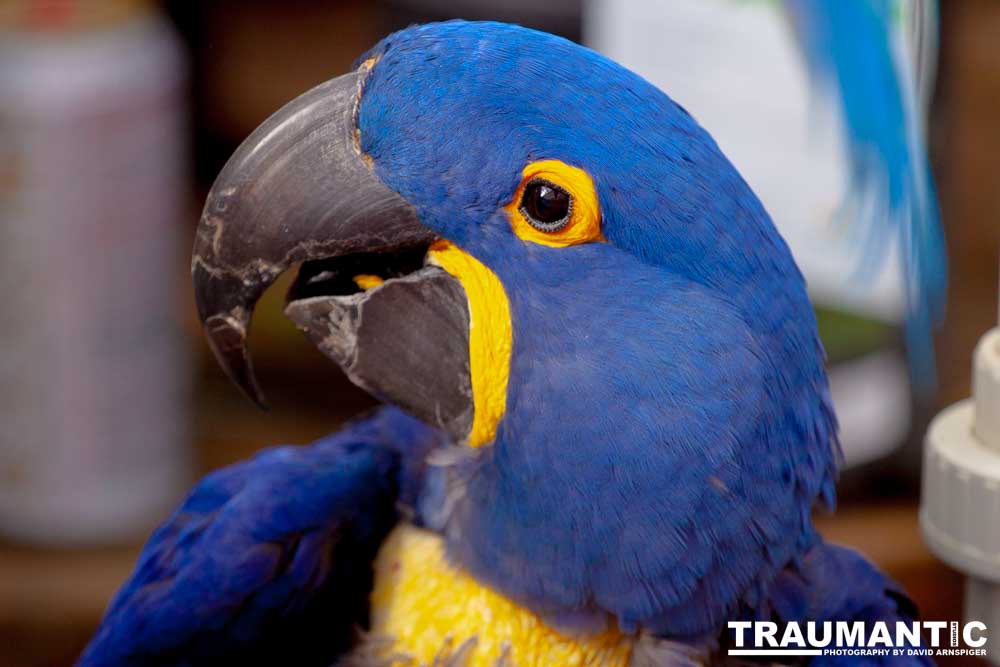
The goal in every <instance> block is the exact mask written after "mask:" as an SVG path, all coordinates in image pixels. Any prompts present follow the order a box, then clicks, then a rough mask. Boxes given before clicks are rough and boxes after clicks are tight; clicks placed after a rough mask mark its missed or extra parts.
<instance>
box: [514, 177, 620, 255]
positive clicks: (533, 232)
mask: <svg viewBox="0 0 1000 667" xmlns="http://www.w3.org/2000/svg"><path fill="white" fill-rule="evenodd" d="M539 178H540V179H543V180H546V181H549V182H550V183H554V184H556V185H558V186H559V187H561V188H562V189H563V190H565V191H566V192H568V193H569V194H570V196H572V198H573V208H572V211H571V213H570V220H569V223H568V224H567V225H566V226H565V227H563V228H562V229H560V230H558V231H554V232H545V231H542V230H540V229H536V228H535V227H533V226H532V225H531V223H530V222H528V220H527V219H526V218H525V216H524V213H523V212H522V211H521V197H522V196H523V195H524V187H525V186H526V185H527V184H528V183H530V182H531V181H533V180H535V179H539ZM504 210H506V211H507V213H508V215H510V224H511V226H512V227H513V228H514V233H515V234H517V236H518V238H521V239H524V240H525V241H531V242H532V243H539V244H541V245H547V246H550V247H553V248H565V247H567V246H571V245H578V244H580V243H592V242H594V241H604V240H605V239H604V236H603V235H602V234H601V205H600V202H598V200H597V190H596V189H595V188H594V181H593V179H591V178H590V175H589V174H588V173H587V172H585V171H584V170H583V169H580V168H578V167H573V166H570V165H568V164H566V163H565V162H561V161H559V160H539V161H538V162H532V163H531V164H529V165H528V166H526V167H525V168H524V171H522V172H521V185H519V186H518V188H517V192H515V193H514V199H513V200H511V202H510V203H509V204H507V206H505V207H504Z"/></svg>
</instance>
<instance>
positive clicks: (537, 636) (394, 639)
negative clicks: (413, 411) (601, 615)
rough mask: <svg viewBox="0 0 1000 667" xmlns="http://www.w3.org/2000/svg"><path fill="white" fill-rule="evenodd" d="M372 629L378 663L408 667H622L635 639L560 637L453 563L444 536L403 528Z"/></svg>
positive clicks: (392, 548) (382, 559)
mask: <svg viewBox="0 0 1000 667" xmlns="http://www.w3.org/2000/svg"><path fill="white" fill-rule="evenodd" d="M371 625H372V627H371V634H372V637H373V639H374V640H375V644H373V647H377V648H375V650H376V651H377V653H378V657H379V658H381V659H382V660H384V661H387V662H388V664H392V665H400V666H404V665H405V666H406V667H417V666H424V665H427V666H437V665H442V664H448V665H451V664H458V665H461V666H462V667H495V665H497V664H503V665H524V666H529V665H539V666H541V665H579V666H580V667H590V666H597V665H602V666H605V665H607V666H609V667H625V666H626V665H627V664H628V662H629V657H630V655H631V653H632V647H633V641H634V640H633V638H632V637H628V636H626V635H623V634H621V633H620V632H619V631H618V630H617V628H613V629H609V630H606V631H604V632H602V633H601V634H597V635H592V636H587V637H575V638H573V637H566V636H564V635H561V634H558V633H557V632H555V631H554V630H552V629H551V628H550V627H548V626H547V625H545V624H544V623H543V622H542V620H541V619H540V618H539V617H538V616H536V615H535V614H533V613H531V612H530V611H528V610H526V609H524V608H522V607H518V606H517V605H515V604H514V603H512V602H511V601H509V600H507V599H506V598H504V597H502V596H500V595H498V594H497V593H495V592H493V591H491V590H490V589H488V588H486V587H484V586H482V585H480V584H478V583H476V581H475V580H473V579H472V578H471V577H470V576H468V575H467V574H465V573H464V572H462V571H461V570H458V569H456V568H455V567H453V566H452V565H450V564H449V563H448V562H447V560H446V559H445V556H444V544H443V542H442V540H441V538H440V537H438V536H437V535H435V534H433V533H430V532H427V531H424V530H421V529H419V528H415V527H413V526H410V525H405V524H404V525H400V526H399V527H397V528H396V529H395V530H394V531H393V532H392V534H391V535H390V536H389V538H388V539H387V540H386V542H385V544H384V545H383V546H382V549H381V550H380V551H379V554H378V558H377V559H376V561H375V588H374V590H373V592H372V610H371ZM383 641H384V643H382V642H383Z"/></svg>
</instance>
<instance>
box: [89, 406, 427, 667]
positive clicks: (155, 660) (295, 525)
mask: <svg viewBox="0 0 1000 667" xmlns="http://www.w3.org/2000/svg"><path fill="white" fill-rule="evenodd" d="M439 438H440V435H439V434H438V433H437V432H436V431H433V430H432V429H430V428H428V427H426V426H424V425H422V424H420V423H419V422H416V421H415V420H413V419H411V418H409V417H407V416H405V415H403V414H402V413H400V412H398V411H396V410H393V409H383V410H380V411H378V412H376V413H375V414H374V415H373V416H372V417H370V418H368V419H365V420H361V421H358V422H354V423H353V424H351V425H349V426H348V427H347V428H345V429H344V430H342V431H340V432H338V433H336V434H334V435H332V436H329V437H327V438H324V439H322V440H319V441H317V442H316V443H313V444H312V445H309V446H306V447H294V446H285V447H276V448H273V449H269V450H265V451H264V452H261V453H260V454H258V455H257V456H256V457H254V458H253V459H251V460H249V461H245V462H242V463H237V464H235V465H233V466H230V467H228V468H225V469H223V470H220V471H217V472H215V473H213V474H211V475H208V476H207V477H206V478H205V479H203V480H202V481H201V483H200V484H199V485H198V486H197V487H196V488H195V489H194V491H192V493H191V494H190V496H188V498H187V499H186V500H185V501H184V503H183V504H182V505H181V506H180V507H179V508H178V509H177V510H176V511H175V512H174V513H173V515H171V517H170V518H168V519H167V521H166V522H164V524H163V525H162V526H161V527H160V528H158V529H157V530H156V531H155V532H154V533H153V535H152V537H150V539H149V541H148V542H147V544H146V546H145V547H144V549H143V551H142V554H141V555H140V558H139V562H138V564H137V566H136V570H135V573H134V574H133V575H132V577H131V578H130V579H129V580H128V581H127V582H126V583H125V585H124V586H123V587H122V589H121V590H120V591H119V592H118V594H117V595H116V596H115V598H114V599H113V600H112V602H111V605H110V606H109V608H108V610H107V612H106V615H105V617H104V620H103V622H102V624H101V627H100V629H99V630H98V632H97V634H96V635H95V637H94V639H93V640H92V642H91V644H90V646H88V648H87V650H86V651H85V653H84V655H83V656H82V658H81V660H80V664H81V665H133V664H135V665H138V664H178V665H180V664H192V665H193V664H202V663H206V664H207V663H211V662H217V661H218V659H219V658H220V657H222V656H225V660H226V661H242V662H245V663H250V664H257V663H264V662H271V664H284V663H285V662H286V661H287V660H288V658H289V655H290V654H294V655H295V656H296V660H297V664H322V665H326V664H330V663H331V662H332V661H333V660H334V659H335V658H336V656H337V655H338V654H339V653H341V652H343V651H344V650H346V649H348V648H349V647H350V645H351V643H352V641H353V639H354V635H355V630H356V628H358V627H362V626H363V625H364V624H365V622H366V606H367V596H368V592H369V590H370V586H371V576H372V575H371V561H372V559H373V558H374V555H375V553H376V551H377V549H378V546H379V544H380V543H381V540H382V539H383V537H384V536H385V534H386V533H387V532H388V530H389V529H390V528H391V527H392V525H393V524H394V523H395V521H396V520H397V502H398V501H400V500H403V499H404V497H410V498H412V497H413V495H414V494H415V491H414V488H415V486H416V484H417V479H418V477H419V475H420V464H419V461H421V460H422V459H423V454H425V453H426V451H427V449H428V448H429V447H431V446H433V445H434V444H435V443H436V442H437V441H438V439H439ZM290 652H291V653H290Z"/></svg>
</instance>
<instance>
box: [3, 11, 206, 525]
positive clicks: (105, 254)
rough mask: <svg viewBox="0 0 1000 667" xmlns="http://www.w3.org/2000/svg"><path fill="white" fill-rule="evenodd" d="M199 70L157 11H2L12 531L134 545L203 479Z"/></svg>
mask: <svg viewBox="0 0 1000 667" xmlns="http://www.w3.org/2000/svg"><path fill="white" fill-rule="evenodd" d="M185 70H186V68H185V62H184V58H183V51H182V48H181V45H180V43H179V41H178V39H177V38H176V36H175V35H174V33H173V31H172V29H171V27H170V26H169V25H168V24H167V23H166V22H165V21H164V20H163V18H162V17H160V16H159V15H157V14H156V13H155V12H154V11H153V10H152V8H151V7H149V6H147V4H146V3H139V2H123V1H121V0H117V1H116V0H106V1H101V0H89V1H79V2H73V1H70V0H34V1H30V0H28V1H20V2H17V1H15V2H13V3H5V4H4V6H3V8H0V534H2V535H4V536H7V537H13V538H15V539H21V540H25V541H30V542H37V543H47V544H75V543H99V542H107V541H114V540H118V539H124V538H128V537H133V536H135V535H136V534H137V533H138V532H139V531H142V530H145V529H147V528H148V527H149V526H150V524H151V523H152V522H153V521H154V520H155V519H156V518H158V517H159V516H161V515H162V512H163V511H164V509H165V508H166V507H168V506H169V505H170V504H171V503H173V502H174V501H176V499H177V497H178V493H179V491H180V489H181V488H182V486H183V484H184V482H185V481H186V479H187V461H188V454H187V450H186V442H187V432H186V429H187V423H188V415H187V407H188V406H187V400H188V399H187V391H186V390H187V384H188V364H187V363H186V361H187V359H186V354H185V346H184V340H183V338H182V336H181V332H180V328H179V324H178V322H177V319H178V311H179V308H178V307H177V306H178V288H180V286H181V284H182V283H181V282H180V276H179V275H178V271H177V267H178V266H179V265H181V264H183V262H182V261H181V257H182V255H183V253H184V250H185V249H182V248H181V243H182V240H183V239H184V238H185V235H184V231H183V226H182V215H183V214H184V213H185V202H186V197H185V186H184V179H183V175H184V169H185V166H186V150H185V148H186V146H185V142H186V138H185V136H186V135H185V132H184V126H185V113H186V112H185V105H184V97H185Z"/></svg>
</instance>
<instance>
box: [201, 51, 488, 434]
mask: <svg viewBox="0 0 1000 667" xmlns="http://www.w3.org/2000/svg"><path fill="white" fill-rule="evenodd" d="M363 77H364V72H363V71H359V72H355V73H351V74H346V75H344V76H341V77H338V78H336V79H333V80H331V81H328V82H327V83H324V84H322V85H320V86H318V87H316V88H314V89H312V90H310V91H309V92H307V93H305V94H303V95H302V96H300V97H298V98H296V99H295V100H292V101H291V102H290V103H289V104H287V105H286V106H285V107H283V108H282V109H280V110H279V111H278V112H277V113H275V114H274V115H273V116H271V117H270V118H269V119H267V120H266V121H265V122H264V123H263V124H262V125H261V126H260V127H259V128H257V129H256V130H255V131H254V132H253V134H251V135H250V136H249V137H248V138H247V139H246V141H244V142H243V144H242V145H241V146H240V147H239V148H238V149H237V150H236V152H235V153H234V154H233V156H232V157H231V158H230V159H229V162H227V163H226V166H225V167H224V168H223V170H222V172H221V173H220V174H219V177H218V178H217V179H216V181H215V184H214V185H213V186H212V189H211V191H210V192H209V194H208V199H207V201H206V203H205V209H204V212H203V213H202V217H201V221H200V222H199V224H198V230H197V235H196V238H195V245H194V251H193V255H192V266H191V271H192V276H193V280H194V288H195V300H196V303H197V307H198V315H199V317H200V319H201V322H202V324H203V326H204V329H205V333H206V335H207V337H208V340H209V344H210V346H211V347H212V350H213V352H214V354H215V356H216V359H218V361H219V363H220V364H221V365H222V367H223V369H225V371H226V373H227V374H228V375H229V377H230V378H231V379H232V380H233V381H234V382H235V383H236V384H237V385H239V386H240V387H241V388H242V389H243V391H244V392H245V393H246V394H247V395H248V396H249V397H250V398H251V399H252V400H254V401H255V402H256V403H257V404H258V405H261V406H262V407H263V405H264V399H263V396H262V393H261V391H260V389H259V387H258V385H257V381H256V379H255V377H254V374H253V369H252V366H251V362H250V357H249V354H248V351H247V335H248V332H249V328H250V321H251V316H252V314H253V309H254V306H255V305H256V303H257V301H258V299H259V298H260V296H261V295H262V294H263V293H264V291H265V290H266V289H267V287H268V286H269V285H271V284H272V283H273V282H274V281H275V280H276V279H277V277H278V276H279V275H280V274H281V273H283V272H284V271H286V270H287V269H288V268H290V267H291V266H293V265H295V264H299V263H302V268H301V269H300V271H299V277H298V279H297V281H296V283H295V285H294V286H293V287H292V289H291V291H290V292H289V295H288V305H287V308H286V311H285V312H286V314H287V315H288V316H289V317H290V318H291V319H292V320H293V321H294V322H295V323H296V324H297V325H298V326H299V328H300V329H302V330H303V331H304V332H305V333H306V335H307V336H308V337H309V338H310V340H312V341H313V342H314V343H315V344H316V345H317V346H318V347H319V348H320V349H321V350H322V351H323V352H324V353H326V354H327V355H328V356H329V357H331V358H332V359H333V360H334V361H335V362H337V363H338V364H339V365H340V366H341V368H342V369H343V370H344V371H345V372H346V373H347V375H348V377H349V378H350V379H351V380H352V381H353V382H354V383H355V384H357V385H358V386H360V387H362V388H363V389H365V390H367V391H369V392H370V393H372V394H374V395H375V396H377V397H378V398H380V399H383V400H387V401H389V402H392V403H395V404H397V405H399V406H400V407H402V408H404V409H405V410H407V411H409V412H410V413H412V414H413V415H414V416H416V417H417V418H419V419H422V420H423V421H426V422H428V423H431V424H434V425H437V426H439V427H441V428H443V429H444V430H446V431H448V432H449V433H451V434H452V435H453V436H454V437H455V438H456V439H462V438H464V437H465V436H466V435H467V434H468V433H469V429H470V428H471V424H472V416H473V401H472V389H471V380H470V372H469V309H468V302H467V299H466V295H465V292H464V289H463V288H462V285H461V283H459V281H458V280H456V279H455V278H453V277H452V276H450V275H449V274H448V273H446V272H445V271H443V270H441V269H440V268H437V267H435V266H430V265H427V266H425V265H424V261H423V260H424V253H425V251H426V249H427V248H428V246H429V245H430V244H431V243H432V242H433V241H434V240H435V235H434V234H433V233H432V232H431V231H430V230H428V229H427V228H426V227H424V226H423V225H422V224H421V223H420V221H419V220H418V218H417V215H416V212H415V210H414V209H413V207H412V206H411V205H410V204H409V203H408V202H407V201H406V200H404V199H403V198H402V197H400V196H399V195H398V194H396V193H395V192H393V191H392V190H390V189H389V188H388V187H387V186H386V185H385V184H383V183H382V182H381V181H380V180H379V179H378V177H377V176H376V175H375V174H374V172H373V171H372V169H371V167H370V166H369V164H368V162H367V161H366V160H365V158H364V157H363V156H362V154H361V151H360V146H359V135H358V130H357V127H356V118H357V108H358V104H359V102H360V96H361V85H362V83H363Z"/></svg>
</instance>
